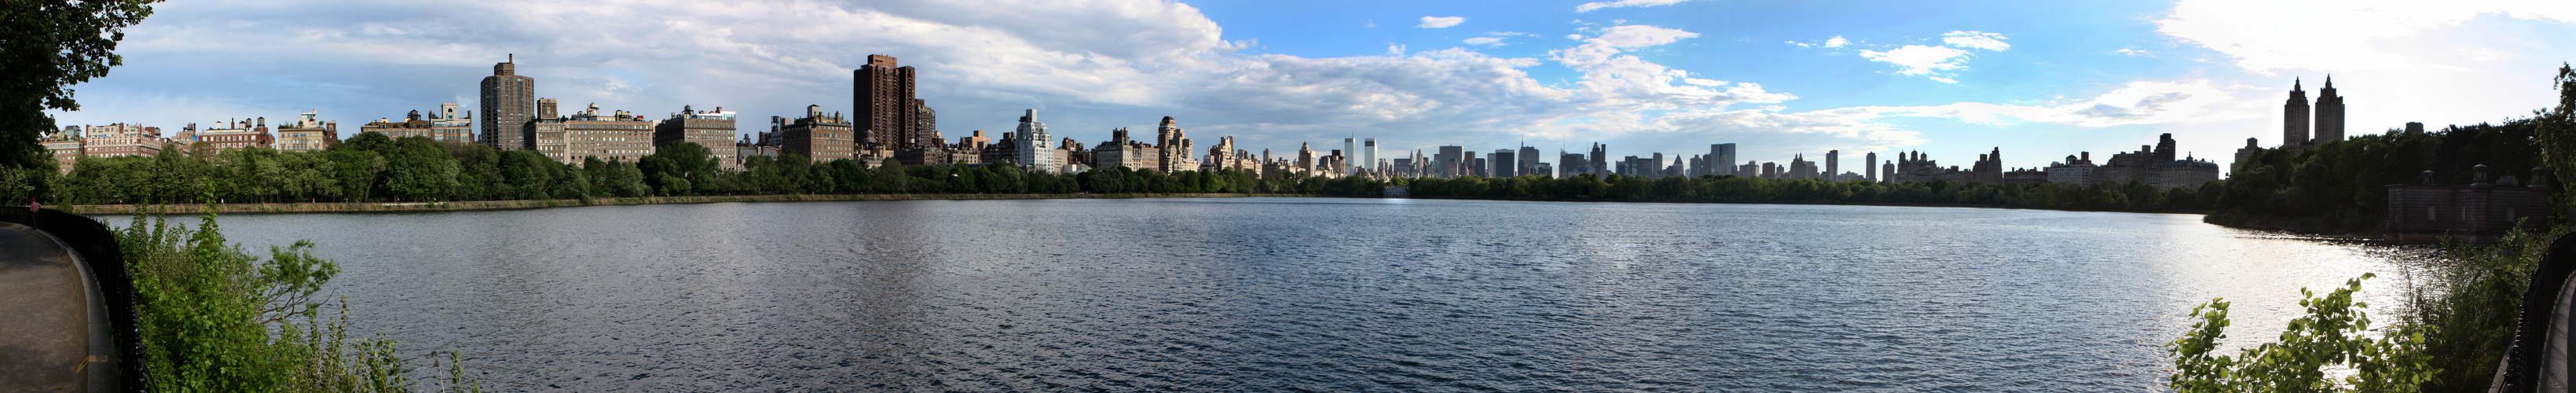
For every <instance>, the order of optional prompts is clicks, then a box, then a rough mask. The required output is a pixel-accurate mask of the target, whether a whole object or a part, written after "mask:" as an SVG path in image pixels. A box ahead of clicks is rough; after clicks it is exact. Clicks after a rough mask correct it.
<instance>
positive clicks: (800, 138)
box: [778, 105, 860, 163]
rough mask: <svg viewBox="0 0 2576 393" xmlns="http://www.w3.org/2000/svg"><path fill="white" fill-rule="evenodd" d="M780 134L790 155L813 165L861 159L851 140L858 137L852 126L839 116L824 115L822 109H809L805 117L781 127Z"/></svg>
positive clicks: (814, 106)
mask: <svg viewBox="0 0 2576 393" xmlns="http://www.w3.org/2000/svg"><path fill="white" fill-rule="evenodd" d="M778 134H779V135H778V137H779V138H780V139H783V140H784V141H783V142H782V143H780V145H781V147H783V148H784V149H783V150H784V151H785V152H786V153H787V154H795V155H799V156H804V157H805V159H806V160H809V161H810V162H817V163H825V162H832V160H856V159H860V157H859V155H858V154H856V153H857V152H856V149H855V148H856V147H857V144H856V143H855V142H854V141H852V140H851V138H853V137H854V136H855V135H856V134H855V133H854V132H853V131H852V130H851V129H850V122H848V121H846V120H842V118H841V115H840V114H826V113H823V106H821V105H810V106H806V107H805V117H803V118H799V119H796V122H794V123H788V124H786V125H783V126H781V127H780V128H779V130H778Z"/></svg>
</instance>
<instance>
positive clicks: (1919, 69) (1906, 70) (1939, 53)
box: [1860, 45, 1968, 75]
mask: <svg viewBox="0 0 2576 393" xmlns="http://www.w3.org/2000/svg"><path fill="white" fill-rule="evenodd" d="M1860 57H1862V58H1866V59H1869V61H1875V62H1880V63H1888V64H1894V65H1896V66H1897V67H1898V68H1900V69H1899V70H1897V71H1896V74H1898V75H1935V74H1936V73H1937V72H1939V71H1941V70H1955V69H1962V68H1967V67H1968V66H1966V65H1964V64H1960V62H1961V61H1964V60H1966V59H1967V58H1968V51H1966V50H1960V49H1957V48H1950V47H1941V46H1929V45H1906V46H1902V47H1897V48H1896V49H1894V50H1889V51H1886V52H1880V51H1874V50H1862V51H1860Z"/></svg>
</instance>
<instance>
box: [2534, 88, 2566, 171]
mask: <svg viewBox="0 0 2576 393" xmlns="http://www.w3.org/2000/svg"><path fill="white" fill-rule="evenodd" d="M2553 82H2555V83H2556V84H2557V85H2558V86H2557V87H2558V107H2556V108H2550V109H2544V110H2540V111H2537V112H2535V113H2533V115H2534V117H2537V118H2538V119H2536V120H2539V123H2540V124H2539V130H2538V132H2536V134H2539V135H2538V136H2539V138H2538V139H2540V147H2541V150H2542V151H2543V153H2542V156H2541V157H2542V158H2541V160H2542V161H2544V162H2546V163H2548V165H2549V172H2550V173H2552V174H2553V175H2554V176H2553V177H2558V178H2562V179H2563V178H2567V177H2568V176H2570V175H2571V174H2576V68H2570V67H2569V66H2568V64H2567V63H2558V77H2557V78H2556V79H2555V80H2553Z"/></svg>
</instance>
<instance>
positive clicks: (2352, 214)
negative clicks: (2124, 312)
mask: <svg viewBox="0 0 2576 393" xmlns="http://www.w3.org/2000/svg"><path fill="white" fill-rule="evenodd" d="M2541 123H2542V122H2540V121H2537V120H2535V119H2519V120H2512V121H2508V122H2505V123H2504V124H2485V123H2481V124H2477V125H2468V126H2452V127H2449V128H2445V129H2441V130H2432V131H2427V132H2422V133H2406V132H2403V131H2400V130H2390V131H2389V132H2388V133H2386V134H2377V135H2359V136H2354V137H2352V138H2350V139H2346V140H2343V141H2337V142H2327V143H2324V144H2319V145H2317V146H2311V147H2308V148H2307V149H2306V150H2305V151H2301V152H2299V154H2295V155H2294V154H2290V152H2288V151H2284V150H2280V149H2265V150H2262V151H2260V152H2256V153H2254V155H2253V156H2252V157H2249V158H2247V159H2246V160H2244V162H2239V163H2237V165H2238V166H2237V170H2236V172H2235V173H2234V174H2232V175H2231V176H2229V177H2228V179H2227V180H2223V181H2220V182H2217V183H2212V186H2211V187H2208V188H2205V189H2202V190H2201V193H2203V194H2211V196H2214V198H2209V200H2208V202H2210V203H2211V204H2210V205H2208V206H2207V208H2208V210H2210V212H2211V217H2210V219H2211V221H2212V222H2218V223H2223V224H2231V225H2241V224H2244V223H2247V222H2272V223H2276V224H2278V225H2287V226H2293V227H2298V228H2300V229H2305V230H2312V231H2322V232H2361V231H2369V230H2374V229H2377V228H2380V227H2383V226H2385V223H2386V222H2387V219H2388V218H2387V216H2388V191H2387V186H2388V185H2390V184H2420V183H2422V182H2423V181H2422V179H2421V177H2422V174H2423V173H2424V171H2427V170H2430V171H2434V173H2435V182H2437V183H2440V184H2443V185H2461V184H2468V183H2469V182H2470V178H2471V176H2472V175H2471V172H2470V170H2469V169H2470V167H2473V166H2477V165H2486V166H2487V167H2488V168H2490V170H2491V172H2492V174H2491V176H2494V178H2495V180H2500V179H2502V178H2503V177H2506V176H2513V177H2515V180H2516V181H2517V182H2522V183H2525V184H2528V182H2530V181H2531V180H2533V179H2530V177H2531V172H2530V171H2531V169H2532V168H2536V167H2539V166H2541V165H2542V163H2541V149H2540V148H2539V143H2538V142H2539V141H2540V138H2539V137H2538V136H2539V135H2540V133H2539V132H2538V131H2539V128H2540V126H2541ZM2551 177H2558V176H2554V175H2553V176H2551ZM2548 183H2550V187H2551V188H2552V189H2553V190H2554V189H2556V188H2559V187H2560V185H2558V184H2556V183H2558V182H2554V181H2553V182H2548Z"/></svg>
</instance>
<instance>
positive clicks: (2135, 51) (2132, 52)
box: [2111, 48, 2156, 57]
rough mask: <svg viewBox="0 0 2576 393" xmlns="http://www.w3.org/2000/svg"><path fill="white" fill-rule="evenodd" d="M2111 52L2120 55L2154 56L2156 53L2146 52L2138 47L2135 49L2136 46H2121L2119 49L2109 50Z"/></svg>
mask: <svg viewBox="0 0 2576 393" xmlns="http://www.w3.org/2000/svg"><path fill="white" fill-rule="evenodd" d="M2111 53H2116V54H2120V55H2124V56H2136V57H2156V55H2155V54H2153V53H2147V51H2144V50H2139V49H2137V48H2121V49H2120V50H2115V51H2111Z"/></svg>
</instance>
